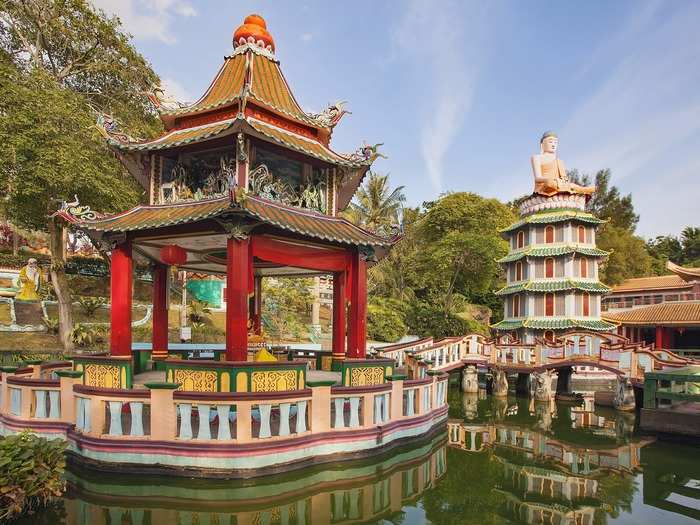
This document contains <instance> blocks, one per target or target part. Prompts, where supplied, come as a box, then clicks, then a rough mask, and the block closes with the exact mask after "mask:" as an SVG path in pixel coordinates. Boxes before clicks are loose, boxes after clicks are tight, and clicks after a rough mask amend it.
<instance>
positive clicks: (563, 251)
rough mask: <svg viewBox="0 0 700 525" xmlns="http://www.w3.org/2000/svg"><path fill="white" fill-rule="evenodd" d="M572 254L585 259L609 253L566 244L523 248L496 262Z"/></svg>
mask: <svg viewBox="0 0 700 525" xmlns="http://www.w3.org/2000/svg"><path fill="white" fill-rule="evenodd" d="M573 253H577V254H579V255H585V256H587V257H607V256H608V255H610V252H606V251H605V250H601V249H599V248H591V247H588V246H579V245H575V244H574V245H571V244H567V245H563V246H537V247H531V248H525V249H524V250H517V251H514V252H512V253H509V254H508V255H506V256H505V257H501V258H500V259H498V261H497V262H499V263H508V262H514V261H518V260H520V259H523V258H524V257H556V256H558V255H569V254H573Z"/></svg>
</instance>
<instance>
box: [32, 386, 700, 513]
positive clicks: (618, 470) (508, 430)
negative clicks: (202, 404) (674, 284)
mask: <svg viewBox="0 0 700 525" xmlns="http://www.w3.org/2000/svg"><path fill="white" fill-rule="evenodd" d="M449 401H450V419H449V421H448V428H447V432H446V434H442V435H440V436H439V437H437V438H435V439H433V440H432V441H429V442H427V443H424V444H418V445H416V446H414V447H411V448H405V449H401V450H395V451H393V452H389V453H388V454H387V455H385V456H384V457H380V458H376V459H374V460H371V461H369V460H368V461H362V462H353V463H344V464H342V465H335V466H332V467H328V466H324V467H319V468H315V469H314V468H311V469H306V470H304V471H303V472H298V473H295V474H285V475H279V476H274V477H272V478H258V479H255V480H239V481H211V480H186V479H177V478H172V477H171V478H167V477H162V476H161V477H145V476H138V475H133V476H132V475H128V476H127V475H119V476H116V475H105V474H88V473H80V472H72V473H69V475H68V481H69V491H68V494H67V496H66V497H65V498H64V500H63V501H62V502H61V505H59V506H57V507H56V508H53V509H50V510H48V511H44V512H42V513H39V514H37V515H34V516H32V517H30V518H28V519H27V520H25V521H24V522H23V523H24V524H29V523H31V524H40V525H44V524H45V525H48V524H51V525H53V524H67V525H161V524H167V525H205V524H206V525H209V524H211V525H214V524H216V525H223V524H226V525H234V524H236V525H244V524H255V525H302V524H304V525H307V524H308V525H318V524H324V525H325V524H327V525H330V524H353V523H381V524H383V525H386V524H387V523H392V524H396V525H398V524H406V525H422V524H425V523H432V524H436V525H442V524H450V525H451V524H480V525H481V524H496V523H528V524H548V525H613V524H614V523H616V522H618V521H621V522H624V523H638V524H646V523H663V524H664V525H674V524H677V523H694V520H698V519H700V458H698V454H697V449H696V448H693V447H689V446H683V445H678V444H668V443H663V442H654V440H653V439H651V438H648V437H644V436H640V435H639V434H638V433H637V430H636V428H635V424H636V423H635V416H634V414H628V413H618V412H616V411H614V410H612V409H599V408H595V407H594V406H593V403H592V398H590V397H589V396H584V400H583V403H582V404H581V405H580V406H572V405H566V404H560V403H554V402H552V403H533V402H531V401H529V400H528V399H516V398H508V399H499V398H491V397H489V396H486V395H485V393H483V392H481V393H479V394H466V395H462V394H461V393H460V392H458V391H456V390H452V391H451V392H450V399H449Z"/></svg>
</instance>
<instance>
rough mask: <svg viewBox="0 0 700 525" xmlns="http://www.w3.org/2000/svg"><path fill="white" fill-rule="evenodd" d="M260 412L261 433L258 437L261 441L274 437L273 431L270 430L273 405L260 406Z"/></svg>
mask: <svg viewBox="0 0 700 525" xmlns="http://www.w3.org/2000/svg"><path fill="white" fill-rule="evenodd" d="M258 411H259V412H260V431H259V433H258V437H259V438H260V439H265V438H269V437H271V436H272V429H271V428H270V413H271V411H272V405H267V404H266V405H258Z"/></svg>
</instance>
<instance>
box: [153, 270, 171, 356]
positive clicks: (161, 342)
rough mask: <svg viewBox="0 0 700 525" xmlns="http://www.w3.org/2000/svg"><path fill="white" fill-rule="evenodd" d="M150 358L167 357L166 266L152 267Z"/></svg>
mask: <svg viewBox="0 0 700 525" xmlns="http://www.w3.org/2000/svg"><path fill="white" fill-rule="evenodd" d="M151 342H152V352H151V358H152V359H166V358H167V357H168V266H166V265H164V264H156V265H155V267H154V268H153V335H152V339H151Z"/></svg>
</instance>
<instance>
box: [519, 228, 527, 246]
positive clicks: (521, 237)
mask: <svg viewBox="0 0 700 525" xmlns="http://www.w3.org/2000/svg"><path fill="white" fill-rule="evenodd" d="M517 245H518V248H522V247H523V246H525V232H524V231H522V230H520V231H519V232H518V243H517Z"/></svg>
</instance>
